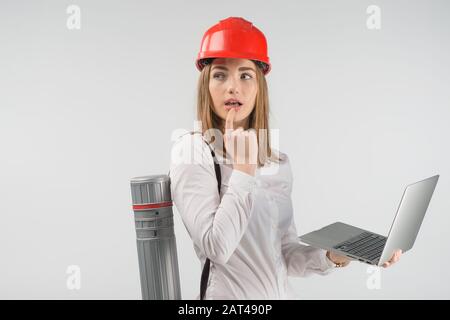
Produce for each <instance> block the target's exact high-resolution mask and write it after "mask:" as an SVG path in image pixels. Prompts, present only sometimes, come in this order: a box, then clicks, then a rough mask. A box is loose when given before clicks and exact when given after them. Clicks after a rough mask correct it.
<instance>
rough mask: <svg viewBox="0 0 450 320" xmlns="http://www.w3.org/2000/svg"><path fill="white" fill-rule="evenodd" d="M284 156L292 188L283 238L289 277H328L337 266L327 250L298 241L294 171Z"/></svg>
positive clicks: (282, 246)
mask: <svg viewBox="0 0 450 320" xmlns="http://www.w3.org/2000/svg"><path fill="white" fill-rule="evenodd" d="M283 155H284V157H285V158H286V161H287V167H288V175H289V177H288V180H289V181H290V187H289V188H288V190H289V194H288V201H290V205H289V206H288V208H290V209H289V210H290V211H291V212H289V216H290V217H291V221H290V224H289V227H288V228H287V231H286V232H285V234H284V235H283V236H282V238H281V251H282V254H283V257H284V260H285V262H286V266H287V273H288V276H292V277H307V276H310V275H311V274H321V275H326V274H328V273H330V272H331V271H332V270H334V267H335V264H334V263H333V262H332V261H331V260H330V259H328V258H327V256H326V253H327V252H326V250H323V249H320V248H315V247H312V246H308V245H303V244H300V241H299V239H298V234H297V228H296V227H295V220H294V214H293V210H292V208H293V206H292V198H291V194H292V181H293V178H292V171H291V166H290V162H289V158H288V156H287V155H286V154H283Z"/></svg>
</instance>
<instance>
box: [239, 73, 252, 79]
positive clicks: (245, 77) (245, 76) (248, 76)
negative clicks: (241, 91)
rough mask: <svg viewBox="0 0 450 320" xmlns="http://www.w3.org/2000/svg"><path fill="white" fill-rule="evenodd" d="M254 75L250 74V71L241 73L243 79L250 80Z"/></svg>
mask: <svg viewBox="0 0 450 320" xmlns="http://www.w3.org/2000/svg"><path fill="white" fill-rule="evenodd" d="M252 78H253V77H252V76H251V75H250V74H248V73H243V74H242V75H241V79H245V80H250V79H252Z"/></svg>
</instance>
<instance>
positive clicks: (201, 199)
mask: <svg viewBox="0 0 450 320" xmlns="http://www.w3.org/2000/svg"><path fill="white" fill-rule="evenodd" d="M169 175H170V180H171V194H172V200H173V202H174V204H175V206H176V207H177V210H178V212H179V214H180V215H181V218H182V221H183V223H184V225H185V227H186V229H187V232H188V234H189V235H190V237H191V238H192V240H193V242H194V244H195V245H196V246H197V247H198V248H200V250H201V251H202V252H203V253H204V254H205V255H206V256H207V257H208V258H209V259H210V260H212V261H214V262H216V263H220V264H225V263H226V262H227V261H228V259H229V257H230V256H231V255H232V253H233V252H234V250H235V249H236V247H237V246H238V244H239V242H240V240H241V238H242V236H243V234H244V232H245V230H246V228H247V226H248V222H249V218H250V213H251V211H252V208H253V203H254V195H253V191H254V188H255V185H256V181H255V177H254V176H251V175H248V174H246V173H244V172H241V171H237V170H233V171H232V174H231V176H230V180H229V187H228V189H227V191H226V193H225V194H223V195H222V199H221V198H220V196H219V193H218V190H217V179H216V174H215V170H214V161H213V158H212V155H211V152H210V149H209V147H208V146H207V145H206V142H204V141H203V139H202V137H201V136H200V135H185V136H184V137H182V138H181V139H179V140H178V141H177V142H176V143H175V144H174V146H173V148H172V154H171V166H170V172H169Z"/></svg>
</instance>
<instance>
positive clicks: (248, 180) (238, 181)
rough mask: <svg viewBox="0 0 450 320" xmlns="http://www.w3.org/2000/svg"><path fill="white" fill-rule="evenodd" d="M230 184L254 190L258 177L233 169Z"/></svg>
mask: <svg viewBox="0 0 450 320" xmlns="http://www.w3.org/2000/svg"><path fill="white" fill-rule="evenodd" d="M229 184H230V185H231V186H234V187H238V188H241V189H244V190H245V191H248V192H250V191H252V190H253V189H254V188H255V186H256V178H255V177H254V176H252V175H249V174H247V173H245V172H242V171H239V170H235V169H233V172H232V173H231V177H230V180H229Z"/></svg>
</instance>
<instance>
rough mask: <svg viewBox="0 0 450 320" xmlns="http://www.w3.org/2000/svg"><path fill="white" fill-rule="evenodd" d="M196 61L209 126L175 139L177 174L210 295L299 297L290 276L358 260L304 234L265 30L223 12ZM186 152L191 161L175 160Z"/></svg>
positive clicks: (180, 203)
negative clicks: (274, 113) (272, 115)
mask: <svg viewBox="0 0 450 320" xmlns="http://www.w3.org/2000/svg"><path fill="white" fill-rule="evenodd" d="M197 68H198V69H199V70H200V71H201V73H200V78H199V83H198V105H197V112H198V115H197V116H198V120H200V121H201V131H200V133H199V134H185V135H182V136H181V137H180V139H179V140H178V141H177V142H176V143H175V144H174V146H173V149H172V164H171V168H170V178H171V192H172V198H173V201H174V203H175V205H176V207H177V209H178V211H179V213H180V215H181V217H182V220H183V223H184V225H185V227H186V229H187V231H188V233H189V235H190V237H191V238H192V240H193V243H194V249H195V251H196V253H197V255H198V257H199V259H200V261H201V262H202V269H203V270H205V269H206V270H208V268H209V277H206V278H207V282H206V283H205V284H206V293H205V296H204V298H205V299H292V298H294V296H293V294H292V290H291V288H290V286H289V283H288V276H296V277H302V276H307V275H309V274H313V273H316V274H327V273H329V272H330V271H331V270H333V269H334V268H335V267H336V266H341V267H342V266H346V265H347V264H348V263H349V262H350V261H349V259H347V258H346V257H344V256H339V255H336V254H335V253H332V252H326V251H325V250H322V249H318V248H313V247H311V246H305V245H301V244H299V243H298V239H297V232H296V227H295V221H294V217H293V211H292V201H291V191H292V172H291V167H290V163H289V158H288V157H287V155H286V154H284V153H282V152H280V151H277V150H273V149H272V148H271V145H270V134H269V121H268V114H269V105H268V92H267V84H266V79H265V76H266V75H267V73H268V72H269V71H270V68H271V66H270V63H269V58H268V57H267V44H266V39H265V37H264V35H263V34H262V32H261V31H260V30H258V29H257V28H256V27H254V26H253V25H252V24H251V23H250V22H248V21H246V20H244V19H242V18H234V17H231V18H228V19H225V20H222V21H220V22H219V23H218V24H217V25H215V26H213V27H211V28H210V29H209V30H208V31H207V32H206V33H205V35H204V37H203V40H202V45H201V50H200V53H199V55H198V59H197ZM213 137H214V138H213ZM222 137H223V139H222ZM207 143H208V144H209V146H208V144H207ZM209 148H211V149H212V150H213V151H214V154H211V152H210V149H209ZM174 155H176V156H174ZM180 155H183V157H184V158H183V159H184V161H180V160H175V158H177V159H180ZM186 155H188V158H189V159H187V158H186ZM214 155H215V156H216V157H217V161H218V162H219V167H220V174H221V185H220V194H219V192H218V189H217V179H216V174H215V168H214V159H213V156H214ZM186 159H187V160H188V161H186ZM399 255H400V252H397V253H396V254H394V256H393V257H392V259H391V260H390V262H388V263H386V265H385V267H387V266H388V265H389V264H392V263H395V262H396V261H397V260H398V258H399ZM209 261H210V262H209ZM203 275H205V272H204V273H203ZM206 276H208V275H207V272H206Z"/></svg>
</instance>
